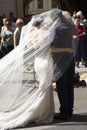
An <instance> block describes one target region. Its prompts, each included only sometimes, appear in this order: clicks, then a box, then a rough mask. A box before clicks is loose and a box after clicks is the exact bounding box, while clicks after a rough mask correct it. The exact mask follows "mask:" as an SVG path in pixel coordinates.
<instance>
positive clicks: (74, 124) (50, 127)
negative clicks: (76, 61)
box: [16, 67, 87, 130]
mask: <svg viewBox="0 0 87 130" xmlns="http://www.w3.org/2000/svg"><path fill="white" fill-rule="evenodd" d="M76 71H78V72H79V73H80V74H81V73H83V72H87V68H85V67H81V68H76ZM74 91H75V102H74V116H73V119H71V120H70V121H66V122H63V121H58V120H54V121H53V123H51V124H47V125H46V124H45V125H44V124H40V125H36V124H30V125H29V126H27V127H26V128H19V129H16V130H87V87H78V88H75V89H74ZM54 100H55V112H57V113H58V112H59V111H58V108H59V102H58V97H57V94H56V92H55V91H54Z"/></svg>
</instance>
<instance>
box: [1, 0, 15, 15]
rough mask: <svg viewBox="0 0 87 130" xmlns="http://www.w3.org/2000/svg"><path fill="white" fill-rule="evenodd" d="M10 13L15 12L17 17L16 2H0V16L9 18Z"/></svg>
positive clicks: (8, 0)
mask: <svg viewBox="0 0 87 130" xmlns="http://www.w3.org/2000/svg"><path fill="white" fill-rule="evenodd" d="M9 12H13V13H14V15H15V16H16V15H17V11H16V0H0V16H2V15H3V14H5V15H6V16H7V17H8V16H9Z"/></svg>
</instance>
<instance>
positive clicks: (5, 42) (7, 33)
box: [1, 20, 14, 53]
mask: <svg viewBox="0 0 87 130" xmlns="http://www.w3.org/2000/svg"><path fill="white" fill-rule="evenodd" d="M13 32H14V30H13V28H12V26H11V23H10V21H9V20H7V22H6V29H5V30H3V32H2V39H1V41H2V43H1V44H2V46H3V47H5V48H6V50H7V53H9V52H10V51H12V50H13V48H14V44H13Z"/></svg>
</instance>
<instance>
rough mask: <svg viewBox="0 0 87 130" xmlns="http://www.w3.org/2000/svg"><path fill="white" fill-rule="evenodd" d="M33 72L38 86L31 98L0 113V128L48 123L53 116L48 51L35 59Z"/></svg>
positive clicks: (51, 66)
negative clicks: (32, 123)
mask: <svg viewBox="0 0 87 130" xmlns="http://www.w3.org/2000/svg"><path fill="white" fill-rule="evenodd" d="M34 70H35V73H36V80H38V81H39V85H38V86H37V87H36V92H35V93H33V92H31V97H28V96H27V98H25V99H23V100H24V102H23V104H21V105H19V106H18V107H16V108H15V109H13V110H11V111H8V112H0V128H1V130H2V129H8V128H16V127H24V126H25V125H29V123H31V122H36V123H50V122H52V120H53V116H54V100H53V92H52V86H51V84H52V75H53V61H52V57H51V55H50V51H47V52H46V53H45V54H41V55H40V56H39V57H36V58H35V61H34Z"/></svg>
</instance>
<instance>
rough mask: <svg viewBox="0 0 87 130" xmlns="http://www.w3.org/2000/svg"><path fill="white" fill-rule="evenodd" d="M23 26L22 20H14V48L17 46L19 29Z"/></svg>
mask: <svg viewBox="0 0 87 130" xmlns="http://www.w3.org/2000/svg"><path fill="white" fill-rule="evenodd" d="M23 25H24V21H23V19H21V18H18V19H17V20H16V29H15V31H14V47H16V46H17V45H18V44H19V40H20V34H21V29H22V27H23Z"/></svg>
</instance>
